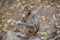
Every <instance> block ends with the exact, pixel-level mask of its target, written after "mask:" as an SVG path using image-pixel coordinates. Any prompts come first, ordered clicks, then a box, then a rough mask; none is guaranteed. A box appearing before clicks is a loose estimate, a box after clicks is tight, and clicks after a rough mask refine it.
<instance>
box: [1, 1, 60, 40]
mask: <svg viewBox="0 0 60 40" xmlns="http://www.w3.org/2000/svg"><path fill="white" fill-rule="evenodd" d="M25 4H28V5H30V6H31V8H32V9H33V10H38V13H39V14H40V19H39V20H40V21H39V22H40V23H39V25H40V26H39V31H38V33H37V34H38V37H37V39H33V38H32V39H29V40H60V0H0V40H8V39H6V38H7V37H5V36H6V34H7V33H8V32H7V30H8V31H9V30H11V31H13V32H15V31H16V30H20V29H22V28H20V27H19V26H18V25H16V23H15V22H16V21H18V20H20V18H21V16H20V14H21V13H22V9H23V7H24V5H25ZM34 12H35V11H34ZM9 32H10V31H9ZM8 34H9V33H8ZM11 35H12V34H11ZM13 37H14V36H13ZM11 40H12V39H11ZM13 40H14V39H13ZM15 40H17V38H16V39H15ZM18 40H20V39H18ZM21 40H22V39H21Z"/></svg>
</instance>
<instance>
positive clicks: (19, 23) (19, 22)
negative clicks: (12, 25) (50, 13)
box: [16, 21, 34, 27]
mask: <svg viewBox="0 0 60 40" xmlns="http://www.w3.org/2000/svg"><path fill="white" fill-rule="evenodd" d="M16 24H18V25H23V26H31V27H34V24H30V23H24V22H21V21H17V22H16Z"/></svg>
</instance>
